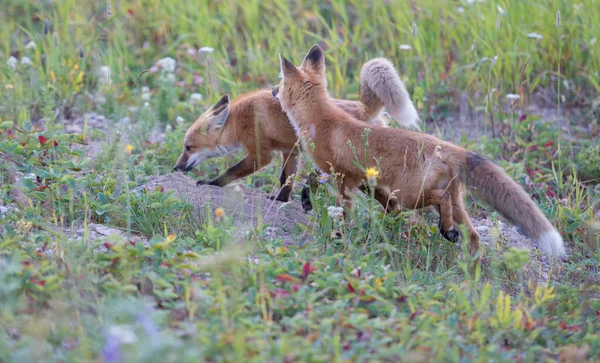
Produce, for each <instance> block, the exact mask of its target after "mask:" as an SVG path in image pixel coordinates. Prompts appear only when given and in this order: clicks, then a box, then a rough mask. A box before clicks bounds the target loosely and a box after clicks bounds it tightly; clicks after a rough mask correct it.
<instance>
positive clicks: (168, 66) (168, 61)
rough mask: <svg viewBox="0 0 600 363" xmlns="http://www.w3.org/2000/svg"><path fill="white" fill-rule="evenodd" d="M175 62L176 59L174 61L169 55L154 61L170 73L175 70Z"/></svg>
mask: <svg viewBox="0 0 600 363" xmlns="http://www.w3.org/2000/svg"><path fill="white" fill-rule="evenodd" d="M176 63H177V61H175V59H173V58H171V57H165V58H163V59H159V60H158V62H156V65H157V66H158V67H159V68H160V69H162V70H163V71H165V72H167V73H172V72H175V66H176Z"/></svg>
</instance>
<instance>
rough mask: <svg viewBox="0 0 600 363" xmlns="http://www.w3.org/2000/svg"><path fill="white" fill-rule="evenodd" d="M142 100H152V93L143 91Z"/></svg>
mask: <svg viewBox="0 0 600 363" xmlns="http://www.w3.org/2000/svg"><path fill="white" fill-rule="evenodd" d="M142 101H150V93H142Z"/></svg>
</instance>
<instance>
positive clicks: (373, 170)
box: [365, 168, 379, 179]
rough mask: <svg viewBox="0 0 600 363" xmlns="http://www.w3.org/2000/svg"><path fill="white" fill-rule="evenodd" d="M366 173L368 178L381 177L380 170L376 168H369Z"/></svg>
mask: <svg viewBox="0 0 600 363" xmlns="http://www.w3.org/2000/svg"><path fill="white" fill-rule="evenodd" d="M365 175H366V177H367V179H372V178H377V177H379V171H377V169H376V168H367V170H365Z"/></svg>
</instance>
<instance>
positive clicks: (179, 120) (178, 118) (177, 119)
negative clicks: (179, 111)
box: [175, 116, 185, 126]
mask: <svg viewBox="0 0 600 363" xmlns="http://www.w3.org/2000/svg"><path fill="white" fill-rule="evenodd" d="M183 121H185V120H184V119H183V117H181V116H177V118H176V119H175V122H177V126H181V125H183Z"/></svg>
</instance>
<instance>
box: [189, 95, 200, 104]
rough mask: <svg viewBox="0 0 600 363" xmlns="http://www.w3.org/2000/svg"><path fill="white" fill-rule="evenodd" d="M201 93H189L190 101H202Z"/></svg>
mask: <svg viewBox="0 0 600 363" xmlns="http://www.w3.org/2000/svg"><path fill="white" fill-rule="evenodd" d="M202 98H203V97H202V95H201V94H200V93H192V94H191V95H190V102H191V103H200V102H201V101H202Z"/></svg>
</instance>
